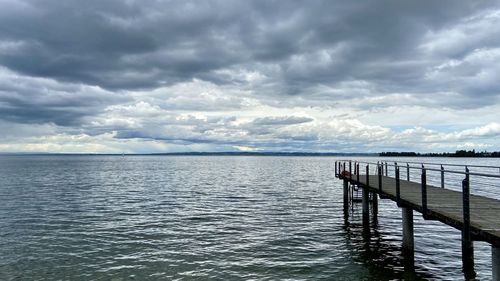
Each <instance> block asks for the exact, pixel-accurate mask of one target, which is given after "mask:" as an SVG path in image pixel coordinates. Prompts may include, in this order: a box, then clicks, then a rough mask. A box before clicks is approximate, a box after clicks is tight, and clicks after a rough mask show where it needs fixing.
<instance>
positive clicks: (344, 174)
mask: <svg viewBox="0 0 500 281" xmlns="http://www.w3.org/2000/svg"><path fill="white" fill-rule="evenodd" d="M340 175H342V176H344V177H350V176H351V173H349V171H342V172H341V173H340Z"/></svg>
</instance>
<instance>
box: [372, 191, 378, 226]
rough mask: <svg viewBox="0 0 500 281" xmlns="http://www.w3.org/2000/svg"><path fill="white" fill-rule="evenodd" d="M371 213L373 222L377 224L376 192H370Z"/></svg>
mask: <svg viewBox="0 0 500 281" xmlns="http://www.w3.org/2000/svg"><path fill="white" fill-rule="evenodd" d="M372 212H373V221H374V222H377V220H378V195H377V193H376V192H372Z"/></svg>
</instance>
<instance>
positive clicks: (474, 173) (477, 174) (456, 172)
mask: <svg viewBox="0 0 500 281" xmlns="http://www.w3.org/2000/svg"><path fill="white" fill-rule="evenodd" d="M337 161H339V162H349V161H352V162H358V163H364V164H373V165H378V164H379V163H375V162H367V161H357V160H337ZM385 163H386V164H387V165H388V166H391V167H396V165H393V164H388V163H387V162H385ZM399 163H407V164H408V163H409V162H404V161H403V162H399ZM413 163H416V162H413ZM419 164H424V163H419ZM434 165H440V164H437V163H434ZM461 166H462V167H471V166H469V165H461ZM407 167H409V168H410V169H416V170H423V169H425V170H427V171H436V172H442V171H444V172H445V173H452V174H461V175H467V174H469V175H471V176H480V177H490V178H500V175H493V174H485V173H476V172H463V171H456V170H444V169H433V168H422V167H416V166H407ZM493 168H495V167H493Z"/></svg>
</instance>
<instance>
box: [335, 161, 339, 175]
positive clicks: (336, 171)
mask: <svg viewBox="0 0 500 281" xmlns="http://www.w3.org/2000/svg"><path fill="white" fill-rule="evenodd" d="M337 175H338V173H337V161H335V177H337Z"/></svg>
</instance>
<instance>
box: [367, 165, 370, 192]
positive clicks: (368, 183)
mask: <svg viewBox="0 0 500 281" xmlns="http://www.w3.org/2000/svg"><path fill="white" fill-rule="evenodd" d="M369 174H370V164H367V165H366V186H367V187H368V186H369V185H370V178H369Z"/></svg>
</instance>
